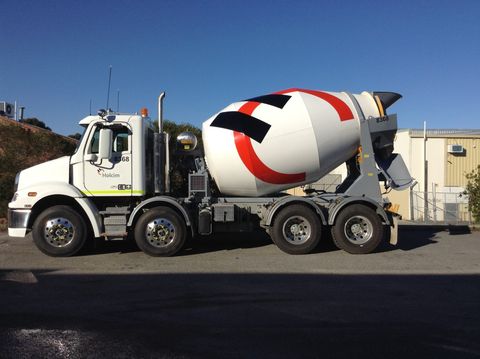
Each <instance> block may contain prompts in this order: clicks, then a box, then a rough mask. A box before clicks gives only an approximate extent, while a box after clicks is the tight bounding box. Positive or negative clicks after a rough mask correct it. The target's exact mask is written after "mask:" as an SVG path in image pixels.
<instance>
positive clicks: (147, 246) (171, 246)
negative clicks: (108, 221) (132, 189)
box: [135, 207, 187, 257]
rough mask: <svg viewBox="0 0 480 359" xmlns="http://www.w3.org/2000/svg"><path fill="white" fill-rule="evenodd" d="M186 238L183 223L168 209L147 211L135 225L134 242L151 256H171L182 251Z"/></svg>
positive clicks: (159, 208) (160, 208)
mask: <svg viewBox="0 0 480 359" xmlns="http://www.w3.org/2000/svg"><path fill="white" fill-rule="evenodd" d="M186 238H187V228H186V225H185V221H184V220H183V219H182V218H180V216H179V215H178V214H177V212H175V211H174V210H172V209H171V208H168V207H157V208H152V209H150V210H148V211H147V212H145V213H144V214H142V216H141V217H140V218H139V220H138V222H137V224H136V225H135V242H136V243H137V245H138V247H139V248H140V249H141V250H142V251H143V252H145V253H146V254H148V255H151V256H156V257H158V256H162V257H168V256H173V255H174V254H176V253H177V252H178V251H180V250H181V249H182V247H183V245H184V244H185V240H186Z"/></svg>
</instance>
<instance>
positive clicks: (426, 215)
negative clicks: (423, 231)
mask: <svg viewBox="0 0 480 359" xmlns="http://www.w3.org/2000/svg"><path fill="white" fill-rule="evenodd" d="M423 199H424V202H423V211H424V215H423V220H424V221H425V222H427V221H428V219H429V213H428V161H427V121H423Z"/></svg>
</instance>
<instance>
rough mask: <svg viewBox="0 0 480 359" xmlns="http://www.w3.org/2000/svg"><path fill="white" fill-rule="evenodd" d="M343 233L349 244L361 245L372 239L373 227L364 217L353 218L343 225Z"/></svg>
mask: <svg viewBox="0 0 480 359" xmlns="http://www.w3.org/2000/svg"><path fill="white" fill-rule="evenodd" d="M344 232H345V237H346V238H347V240H348V241H349V242H350V243H353V244H356V245H361V244H365V243H367V242H368V241H369V240H370V239H371V238H372V236H373V225H372V222H370V220H369V219H368V218H366V217H363V216H354V217H351V218H349V219H348V221H347V222H346V223H345V227H344Z"/></svg>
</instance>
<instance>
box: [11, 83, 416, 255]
mask: <svg viewBox="0 0 480 359" xmlns="http://www.w3.org/2000/svg"><path fill="white" fill-rule="evenodd" d="M163 98H164V93H162V94H161V95H160V97H159V100H158V113H159V116H158V122H159V123H158V129H159V130H158V131H156V130H155V127H154V125H153V121H152V120H151V119H150V118H149V117H148V114H147V113H146V112H144V111H142V113H141V115H138V114H134V115H127V114H119V113H113V112H111V111H104V110H101V111H99V113H98V115H95V116H92V115H90V116H87V117H85V118H84V119H83V120H81V121H80V125H81V126H83V127H84V128H85V130H84V134H83V136H82V138H81V140H80V142H79V145H78V147H77V149H76V151H75V153H74V154H73V155H72V156H69V157H62V158H59V159H56V160H53V161H48V162H45V163H42V164H39V165H37V166H34V167H31V168H28V169H26V170H23V171H21V172H20V173H18V174H17V176H16V179H15V194H14V197H13V199H12V201H11V202H10V203H9V211H8V226H9V228H8V233H9V235H10V236H12V237H23V236H25V235H26V234H27V233H28V232H30V231H31V233H32V238H33V241H34V243H35V244H36V246H37V247H38V248H39V249H40V250H41V251H42V252H43V253H45V254H47V255H51V256H70V255H73V254H75V253H77V252H78V251H79V250H80V249H81V248H82V247H83V246H84V244H85V242H86V241H87V240H91V239H93V238H99V237H103V238H104V239H106V240H121V239H125V238H127V237H128V236H129V234H132V235H133V237H134V239H135V241H136V243H137V245H138V247H139V248H140V249H141V250H143V251H144V252H145V253H147V254H149V255H152V256H171V255H174V254H175V253H177V252H178V251H180V250H181V249H182V247H183V246H184V244H185V241H186V239H187V237H197V236H206V235H210V234H212V233H221V232H223V233H225V232H238V231H245V232H247V231H253V230H255V229H262V230H265V231H266V232H267V233H268V234H269V235H270V237H271V239H272V240H273V242H274V243H275V244H276V245H277V246H278V248H280V249H281V250H282V251H284V252H286V253H290V254H306V253H310V252H311V251H312V250H314V249H315V247H316V246H317V244H318V243H319V241H320V240H321V237H322V233H323V235H325V233H328V232H327V231H325V230H324V229H329V230H330V232H331V234H332V237H333V240H334V242H335V244H336V245H337V246H338V247H339V248H340V249H343V250H345V251H347V252H349V253H354V254H361V253H370V252H372V251H373V250H375V249H376V248H377V246H378V245H379V243H380V242H381V241H382V240H387V239H388V237H390V241H391V242H395V241H396V228H397V227H396V222H397V220H396V219H397V215H396V214H395V213H393V212H392V211H390V209H391V204H390V203H389V201H388V200H387V199H384V198H383V197H382V190H381V189H382V188H387V189H394V190H402V189H406V188H408V187H409V186H411V185H412V182H413V179H412V178H411V176H410V174H409V172H408V170H407V168H406V166H405V164H404V162H403V160H402V157H401V156H400V155H399V154H395V153H394V152H393V140H394V137H395V133H396V130H397V119H396V115H392V114H389V115H387V113H386V111H387V109H388V108H389V107H390V106H391V105H392V104H393V103H394V102H396V101H397V100H398V99H399V98H401V95H399V94H396V93H393V92H363V93H361V94H351V93H347V92H341V93H340V92H326V91H313V90H305V89H288V90H284V91H279V92H276V93H272V94H269V95H264V96H259V97H255V98H251V99H248V100H245V101H240V102H235V103H233V104H231V105H229V106H228V107H226V108H225V109H223V110H221V111H220V112H218V113H217V114H215V115H214V116H212V117H211V118H209V119H208V120H206V121H205V122H204V123H203V128H202V137H203V151H202V150H201V149H196V148H195V147H196V144H197V139H196V138H195V136H193V135H192V133H189V132H186V133H182V134H180V135H179V136H178V138H177V141H176V148H175V150H174V151H171V150H170V147H169V145H168V144H169V142H170V140H169V135H168V134H167V133H165V132H164V130H163V119H162V117H163V116H162V109H163ZM179 156H180V157H181V158H183V160H182V162H181V163H182V164H184V167H185V168H184V170H185V172H184V176H185V179H187V178H188V188H187V187H186V188H185V192H184V193H180V194H175V195H174V194H172V192H171V188H170V187H171V186H170V168H171V167H172V164H173V163H175V162H174V161H177V159H178V158H180V157H179ZM185 159H188V160H185ZM342 163H345V165H346V167H347V170H348V175H347V176H346V178H345V179H344V181H343V182H342V183H341V184H340V185H338V187H337V188H336V190H335V191H333V192H325V191H307V192H306V193H305V195H302V196H294V195H289V194H287V193H285V192H284V191H285V190H287V189H289V188H293V187H298V186H303V185H307V184H310V183H313V182H315V181H317V180H318V179H320V178H322V177H323V176H325V175H326V174H328V173H329V172H330V171H331V170H333V169H334V168H336V167H337V166H339V165H340V164H342ZM380 183H383V184H382V186H381V185H380Z"/></svg>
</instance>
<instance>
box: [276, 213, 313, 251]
mask: <svg viewBox="0 0 480 359" xmlns="http://www.w3.org/2000/svg"><path fill="white" fill-rule="evenodd" d="M282 232H283V237H284V238H285V239H286V240H287V242H289V243H291V244H294V245H299V244H303V243H305V242H306V241H308V240H309V239H310V236H311V235H312V226H311V225H310V222H308V221H307V219H306V218H305V217H302V216H292V217H289V218H288V219H287V220H286V221H285V223H284V224H283V228H282Z"/></svg>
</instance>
